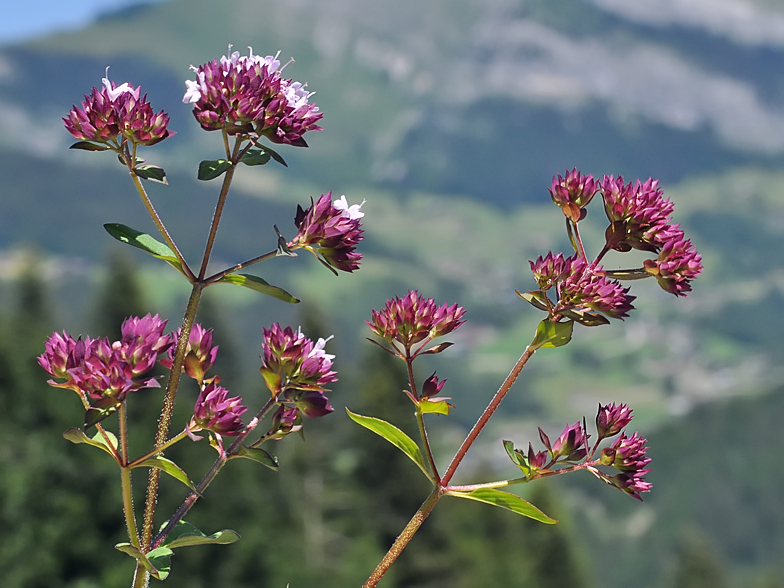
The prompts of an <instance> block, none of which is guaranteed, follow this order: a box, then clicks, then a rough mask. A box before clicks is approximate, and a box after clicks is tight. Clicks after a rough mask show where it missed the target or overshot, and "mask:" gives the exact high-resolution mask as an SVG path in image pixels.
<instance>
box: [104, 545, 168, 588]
mask: <svg viewBox="0 0 784 588" xmlns="http://www.w3.org/2000/svg"><path fill="white" fill-rule="evenodd" d="M114 548H115V549H117V550H118V551H122V552H123V553H127V554H128V555H130V556H131V557H132V558H134V559H135V560H137V561H139V562H141V564H142V565H143V566H144V568H145V569H146V570H147V571H148V572H149V573H150V575H151V576H152V577H153V578H155V579H156V580H165V579H166V578H168V577H169V571H170V570H171V556H172V555H173V554H174V552H173V551H172V550H171V549H170V548H168V547H156V548H155V549H153V550H152V551H150V552H149V553H148V554H147V555H145V554H143V553H142V552H141V551H139V549H138V548H136V547H134V546H133V545H131V544H130V543H118V544H117V545H115V546H114Z"/></svg>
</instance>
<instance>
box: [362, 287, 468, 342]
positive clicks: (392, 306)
mask: <svg viewBox="0 0 784 588" xmlns="http://www.w3.org/2000/svg"><path fill="white" fill-rule="evenodd" d="M464 314H465V309H463V308H462V307H460V306H458V305H457V304H453V305H452V306H448V305H446V304H444V305H443V306H437V305H436V302H435V300H433V299H432V298H428V299H425V298H424V297H423V296H420V295H419V293H418V292H417V291H416V290H410V291H409V292H408V293H407V294H406V295H405V296H404V297H403V298H398V297H395V298H394V299H393V300H387V303H386V305H385V306H384V309H383V310H381V311H380V312H379V311H376V310H374V311H373V312H372V318H371V320H370V321H366V322H367V324H368V326H369V327H370V329H371V330H372V331H373V332H374V333H375V334H376V335H378V336H379V337H381V338H382V339H385V340H386V341H389V342H392V341H398V342H399V343H401V344H402V345H403V346H404V347H405V348H406V349H410V348H411V346H412V345H414V344H416V343H419V342H420V341H424V340H425V339H427V338H429V339H433V338H435V337H440V336H442V335H446V334H447V333H451V332H452V331H454V330H455V329H457V328H458V327H459V326H460V325H462V324H463V323H464V322H465V321H464V320H463V315H464Z"/></svg>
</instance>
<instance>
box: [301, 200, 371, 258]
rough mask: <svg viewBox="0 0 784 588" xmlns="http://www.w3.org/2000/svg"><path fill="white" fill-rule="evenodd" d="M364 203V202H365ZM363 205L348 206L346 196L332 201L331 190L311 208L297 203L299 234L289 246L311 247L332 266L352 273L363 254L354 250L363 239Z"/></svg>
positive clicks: (312, 250) (313, 251) (315, 253)
mask: <svg viewBox="0 0 784 588" xmlns="http://www.w3.org/2000/svg"><path fill="white" fill-rule="evenodd" d="M364 203H365V202H364V201H363V202H362V204H364ZM362 204H354V205H351V206H349V205H348V202H346V197H345V196H341V197H340V199H339V200H335V201H334V202H333V201H332V192H329V193H328V194H325V195H323V196H321V197H320V198H319V199H318V200H317V201H316V203H315V204H314V203H313V201H312V200H311V205H310V208H308V209H307V210H303V209H302V207H300V206H297V215H296V217H295V218H294V225H295V226H296V227H297V231H298V233H297V236H296V237H295V238H294V240H293V241H292V242H291V243H289V244H288V246H289V248H290V249H297V248H299V247H302V248H304V249H308V250H309V251H310V252H312V253H313V254H314V255H315V256H316V257H317V258H319V259H321V260H323V261H324V262H325V263H326V264H328V265H329V266H331V267H333V268H335V269H338V270H341V271H344V272H353V271H354V270H357V269H359V260H360V259H362V254H360V253H357V252H356V251H355V249H356V247H357V245H358V244H359V242H360V241H361V240H362V223H361V221H360V220H359V219H361V218H362V217H363V216H365V213H364V212H361V211H360V208H361V207H362Z"/></svg>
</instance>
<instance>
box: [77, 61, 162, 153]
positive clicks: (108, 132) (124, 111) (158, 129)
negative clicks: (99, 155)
mask: <svg viewBox="0 0 784 588" xmlns="http://www.w3.org/2000/svg"><path fill="white" fill-rule="evenodd" d="M107 76H108V68H107ZM140 94H141V88H134V87H133V86H131V85H129V84H128V83H127V82H126V83H124V84H121V85H120V86H117V85H116V84H115V83H114V82H110V81H109V79H108V77H106V78H103V87H102V88H101V89H100V90H99V89H97V88H93V89H92V93H91V94H90V96H85V97H84V101H82V108H77V107H76V106H74V107H73V108H72V109H71V111H70V112H69V113H68V117H67V118H64V119H63V122H64V123H65V128H66V129H67V130H68V132H69V133H71V134H72V135H73V136H74V137H76V138H77V139H80V140H82V141H95V142H98V143H113V142H116V141H117V140H118V139H119V138H120V137H122V138H124V139H127V140H128V141H130V142H131V143H135V144H138V145H154V144H156V143H159V142H161V141H163V140H164V139H166V138H167V137H171V136H173V135H174V132H172V131H169V130H168V129H167V126H168V124H169V115H168V114H166V113H165V112H163V111H160V112H159V113H158V114H155V113H154V112H153V109H152V106H150V104H149V103H148V102H147V95H146V94H145V95H144V96H141V97H140Z"/></svg>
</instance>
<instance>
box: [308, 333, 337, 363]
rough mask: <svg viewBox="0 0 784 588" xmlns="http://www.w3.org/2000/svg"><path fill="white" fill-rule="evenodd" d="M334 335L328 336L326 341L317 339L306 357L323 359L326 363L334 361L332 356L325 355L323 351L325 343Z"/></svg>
mask: <svg viewBox="0 0 784 588" xmlns="http://www.w3.org/2000/svg"><path fill="white" fill-rule="evenodd" d="M334 337H335V335H330V336H329V337H327V338H326V339H322V338H321V337H319V340H318V341H316V344H315V345H314V346H313V349H312V350H311V351H310V353H308V357H323V358H324V359H325V360H326V361H332V360H333V359H335V356H334V355H331V354H329V353H326V352H325V351H324V346H325V345H326V344H327V341H329V340H330V339H332V338H334Z"/></svg>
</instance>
